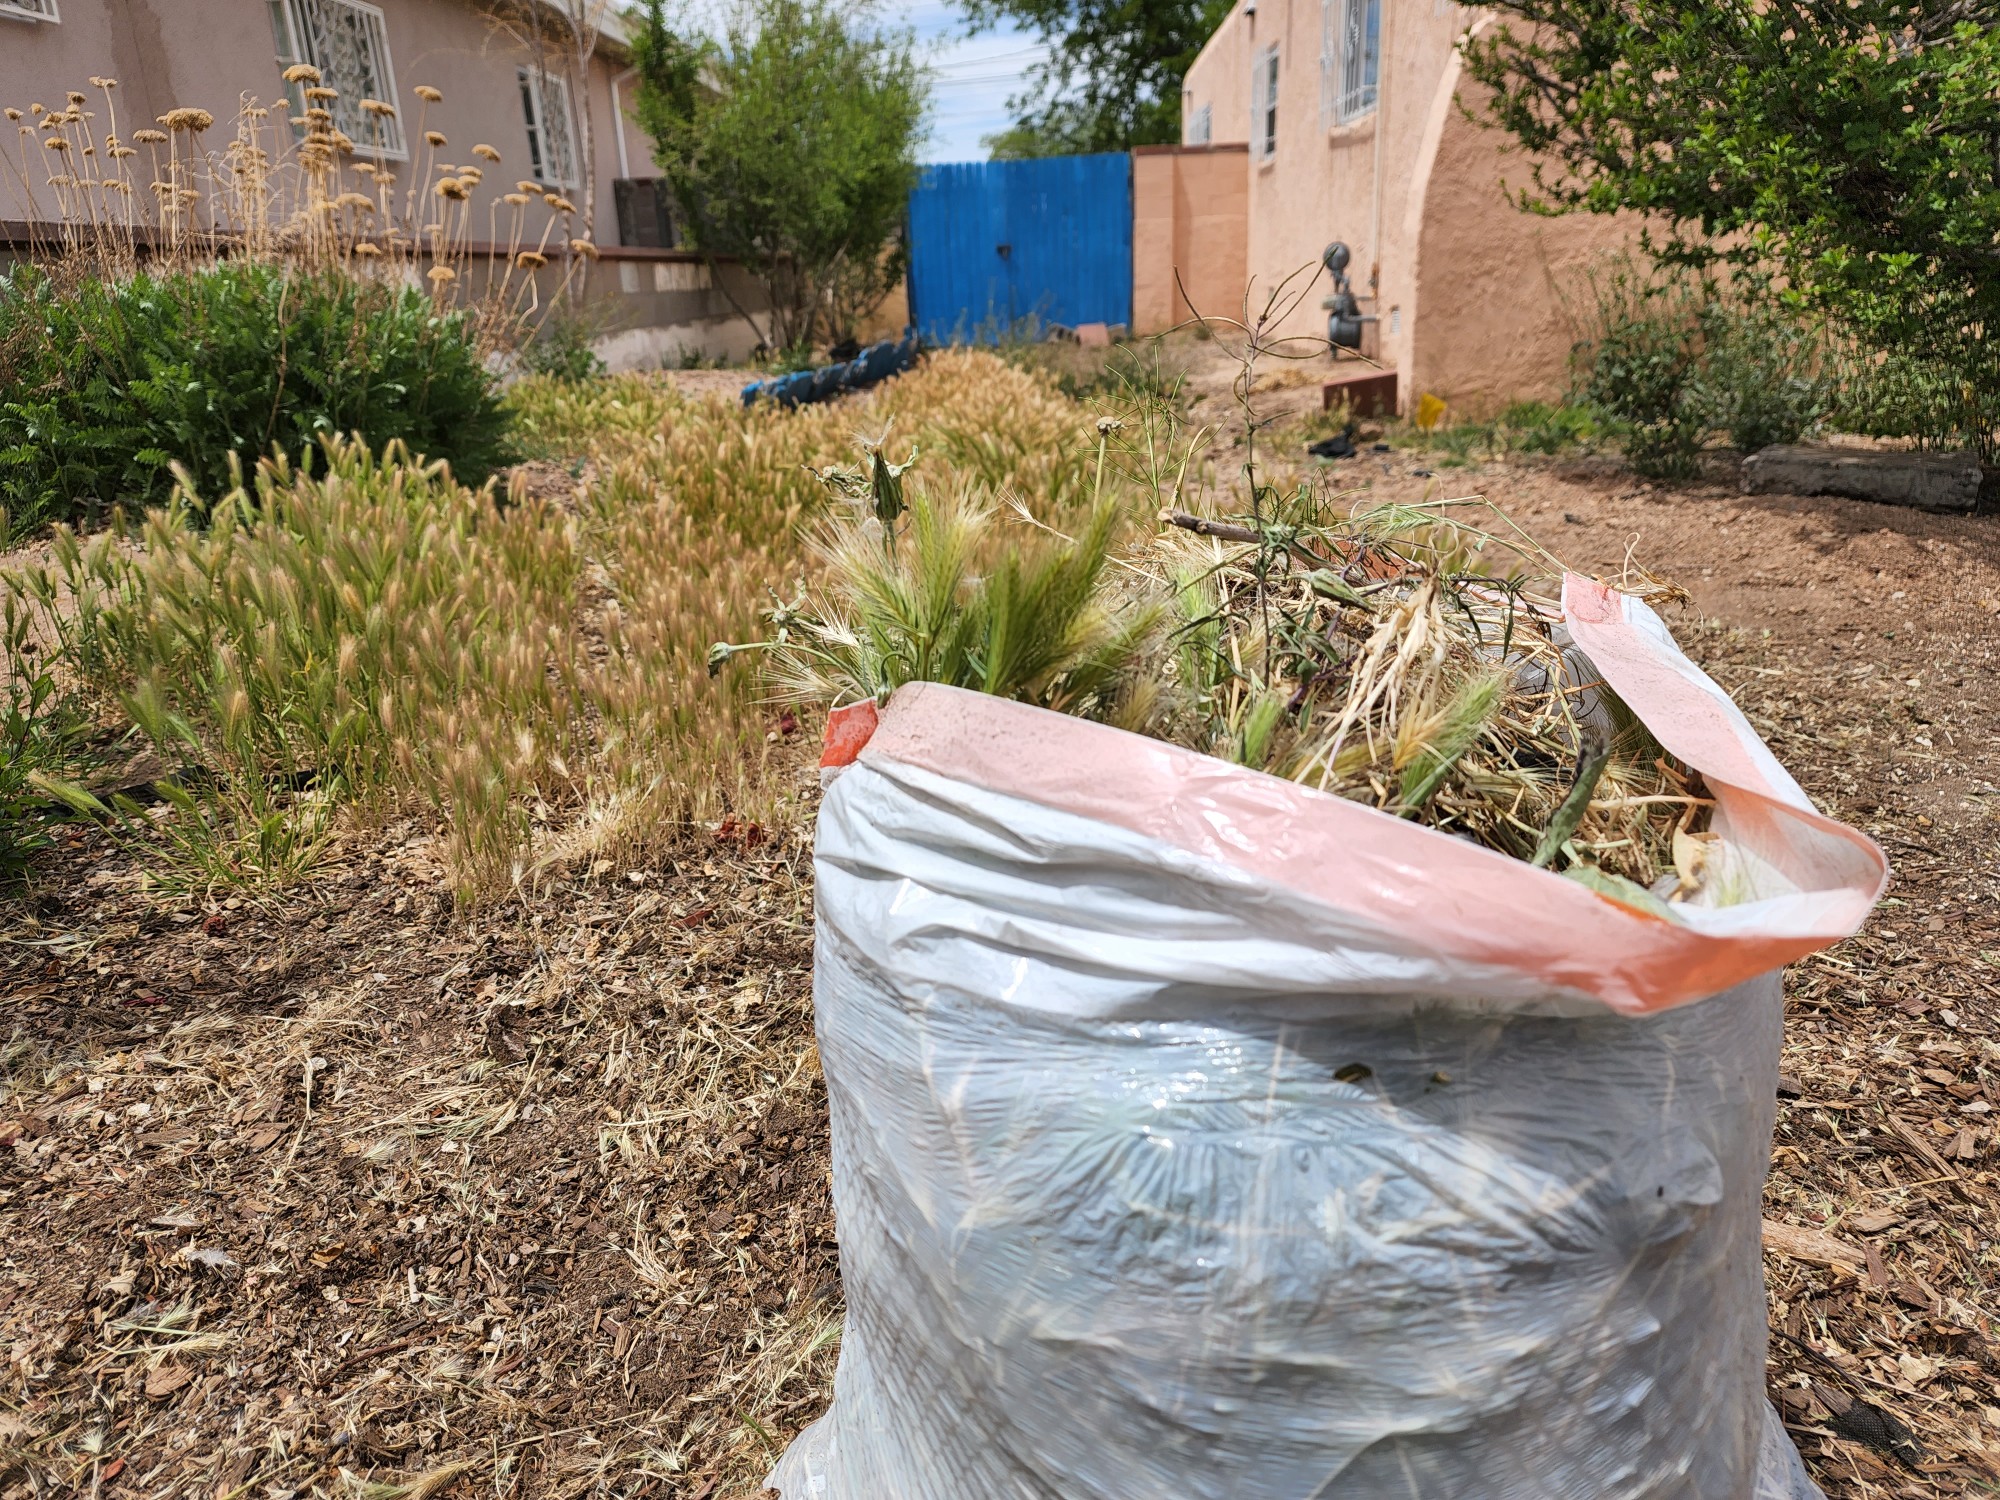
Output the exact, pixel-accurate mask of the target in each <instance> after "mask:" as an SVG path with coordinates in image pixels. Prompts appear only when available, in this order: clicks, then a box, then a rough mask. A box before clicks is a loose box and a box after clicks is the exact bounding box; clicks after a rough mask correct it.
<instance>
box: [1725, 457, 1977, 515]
mask: <svg viewBox="0 0 2000 1500" xmlns="http://www.w3.org/2000/svg"><path fill="white" fill-rule="evenodd" d="M1983 478H1984V471H1983V470H1982V469H1981V468H1980V466H1979V460H1978V459H1977V458H1975V457H1974V456H1973V455H1971V454H1969V453H1904V452H1874V451H1871V450H1868V449H1865V448H1829V447H1822V446H1819V445H1817V444H1812V443H1798V444H1787V445H1780V446H1777V447H1771V448H1762V449H1759V450H1758V451H1757V452H1755V453H1753V454H1751V455H1750V456H1749V457H1748V458H1746V459H1744V460H1743V492H1744V493H1745V494H1746V495H1844V496H1846V497H1847V498H1848V499H1850V500H1873V501H1875V502H1876V503H1877V504H1880V505H1911V506H1915V507H1916V508H1917V509H1919V510H1960V511H1964V510H1971V509H1973V508H1974V507H1975V506H1977V505H1978V504H1979V486H1980V483H1981V481H1982V479H1983Z"/></svg>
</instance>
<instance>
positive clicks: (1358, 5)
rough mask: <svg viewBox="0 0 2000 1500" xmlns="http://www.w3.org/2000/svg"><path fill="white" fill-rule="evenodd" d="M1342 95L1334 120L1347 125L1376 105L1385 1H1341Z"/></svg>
mask: <svg viewBox="0 0 2000 1500" xmlns="http://www.w3.org/2000/svg"><path fill="white" fill-rule="evenodd" d="M1340 5H1341V19H1340V95H1339V98H1338V99H1337V100H1336V102H1335V108H1334V119H1335V120H1336V121H1337V122H1339V123H1341V124H1345V123H1346V122H1347V121H1349V120H1354V119H1358V118H1360V117H1361V116H1362V115H1365V114H1367V113H1368V111H1369V110H1371V109H1373V108H1374V107H1375V80H1376V75H1377V74H1378V73H1379V72H1380V71H1381V42H1382V0H1340Z"/></svg>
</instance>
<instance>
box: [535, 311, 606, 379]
mask: <svg viewBox="0 0 2000 1500" xmlns="http://www.w3.org/2000/svg"><path fill="white" fill-rule="evenodd" d="M594 334H595V330H594V329H593V328H592V327H591V324H590V322H589V320H588V319H586V318H583V317H581V316H579V315H577V314H576V313H574V312H566V313H562V314H559V315H556V316H552V317H550V318H549V319H548V320H547V321H545V322H544V323H543V324H542V326H541V327H540V329H538V330H537V331H536V333H535V336H534V337H533V338H532V339H530V340H529V341H528V342H527V343H526V344H524V345H522V347H521V350H520V354H519V361H520V366H521V370H522V372H523V373H524V374H528V375H546V376H548V377H549V378H550V379H551V380H567V381H571V382H575V381H581V380H591V379H594V378H595V377H597V376H599V375H602V374H603V373H604V361H603V360H602V359H600V358H599V357H598V354H597V351H596V350H595V349H593V348H592V347H591V339H592V337H593V336H594Z"/></svg>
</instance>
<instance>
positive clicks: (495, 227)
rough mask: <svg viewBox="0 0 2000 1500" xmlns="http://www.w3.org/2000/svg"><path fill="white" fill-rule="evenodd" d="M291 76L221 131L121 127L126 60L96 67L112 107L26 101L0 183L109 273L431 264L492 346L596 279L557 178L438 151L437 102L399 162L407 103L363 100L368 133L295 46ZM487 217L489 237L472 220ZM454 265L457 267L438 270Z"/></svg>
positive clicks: (520, 333) (44, 230) (101, 272)
mask: <svg viewBox="0 0 2000 1500" xmlns="http://www.w3.org/2000/svg"><path fill="white" fill-rule="evenodd" d="M282 82H283V84H284V86H285V88H286V89H288V90H291V91H292V93H291V94H290V96H289V97H287V95H285V94H283V93H281V94H280V96H279V98H278V99H277V100H276V101H275V103H273V104H269V105H267V104H265V103H263V102H261V101H260V100H258V99H256V98H254V97H250V96H247V95H246V96H245V97H244V99H243V100H242V102H241V104H240V105H239V107H238V109H237V112H236V117H235V120H234V122H233V124H234V129H233V131H231V132H229V134H228V135H227V138H226V139H224V140H222V141H221V142H220V143H219V144H218V143H215V142H213V140H212V137H213V136H214V135H215V134H216V133H217V124H218V122H217V120H216V117H215V116H214V115H213V114H212V113H211V112H210V111H208V110H206V109H201V108H198V107H194V106H180V107H176V108H174V109H170V110H168V111H167V112H166V113H165V114H163V115H161V116H160V117H159V119H158V120H157V122H155V124H153V125H148V126H144V127H141V128H138V129H134V130H132V131H131V132H130V134H129V136H124V135H121V134H120V133H119V131H120V126H119V115H118V109H117V94H116V90H117V81H116V80H115V79H111V78H101V77H100V78H92V79H91V87H92V88H93V89H94V90H95V92H96V95H97V98H98V101H99V107H96V108H93V107H91V102H90V97H89V96H87V95H86V94H85V93H83V92H82V91H72V92H71V93H70V94H69V96H68V102H67V103H66V105H65V107H64V108H63V109H61V110H54V111H51V110H48V109H46V108H44V107H42V106H40V105H34V106H32V107H31V108H30V109H29V110H27V111H26V112H23V111H22V110H21V109H20V108H18V107H9V108H8V109H7V111H6V114H7V118H8V120H9V121H10V122H12V123H13V125H14V127H15V131H16V134H17V137H18V141H17V148H18V149H17V150H16V151H15V152H14V153H13V154H12V155H11V156H8V155H7V154H6V153H4V152H0V160H4V161H5V162H6V166H5V168H4V169H0V182H4V183H5V184H6V189H7V191H6V193H5V194H4V195H0V196H5V197H9V198H12V199H13V200H14V201H15V203H16V204H17V205H18V208H19V210H20V212H19V215H18V216H19V217H20V218H21V219H22V220H23V221H24V222H25V223H26V224H27V226H28V235H29V240H30V252H31V255H32V257H33V258H34V259H36V260H38V261H40V262H41V263H43V264H44V265H46V266H48V267H50V268H51V269H56V270H61V271H67V272H69V273H71V274H76V275H93V276H100V277H107V278H117V277H123V276H127V275H130V274H131V273H132V272H133V271H135V270H137V269H138V268H139V267H140V266H141V265H142V264H143V265H146V266H149V267H167V268H185V267H200V266H204V265H209V264H213V263H214V262H215V261H217V260H220V259H223V258H248V259H252V260H257V261H264V262H272V263H281V264H286V265H294V266H299V267H302V268H307V269H312V270H339V271H343V272H346V273H349V274H353V275H357V276H364V277H369V278H380V279H386V280H390V281H397V282H413V281H426V282H428V284H429V285H430V287H431V288H432V290H433V292H434V294H435V295H437V296H438V297H439V298H440V300H442V301H446V302H448V303H450V304H452V305H455V306H464V307H467V308H469V309H470V310H472V311H473V312H474V313H475V315H476V316H475V323H476V326H477V327H478V329H479V332H480V336H481V338H482V340H483V341H484V342H486V343H488V344H489V345H491V346H493V347H510V346H513V345H517V344H519V343H520V342H522V341H523V340H524V339H526V338H528V337H531V336H532V334H533V332H534V331H535V329H536V328H537V327H539V325H540V323H541V322H542V321H544V320H545V319H546V318H547V317H548V315H549V313H550V311H551V310H552V309H553V308H555V307H556V306H558V305H559V304H560V303H561V302H562V301H563V299H565V298H567V297H569V296H572V295H574V294H575V293H577V292H578V291H580V289H581V282H582V278H583V275H584V273H585V271H586V269H587V267H588V265H589V263H590V261H591V260H593V259H594V258H595V255H596V247H595V245H594V244H592V243H591V241H590V240H589V238H588V237H587V236H586V235H584V234H583V233H582V232H581V226H580V225H579V223H578V222H577V210H576V207H575V205H574V204H572V203H571V202H569V201H568V200H567V199H564V198H562V197H560V196H559V195H556V194H548V195H543V194H541V192H540V191H539V189H540V184H534V185H533V187H534V188H535V190H536V191H535V192H534V193H532V194H529V193H521V194H493V195H482V193H481V177H482V175H483V172H482V169H481V168H479V167H476V166H462V167H452V166H451V165H450V164H448V163H443V162H440V161H438V160H437V157H436V150H437V148H438V147H441V146H443V145H444V144H445V136H444V134H443V132H442V131H439V130H436V129H432V128H429V127H428V126H426V125H425V124H424V122H423V121H422V120H421V119H420V120H419V122H418V125H417V129H416V132H415V134H416V138H417V139H418V140H419V141H421V142H422V143H423V144H422V147H421V150H420V152H419V155H418V159H417V160H416V161H414V162H412V163H410V164H408V165H407V166H402V165H399V164H398V163H397V162H396V161H395V160H394V159H393V153H392V151H391V145H392V142H393V139H394V136H393V131H394V127H395V122H396V119H397V112H396V108H395V106H394V105H393V104H390V103H387V102H385V101H383V100H379V99H363V100H360V101H358V104H357V109H356V115H355V119H354V121H351V122H350V123H355V122H357V121H358V122H359V123H358V124H357V127H356V128H357V129H358V128H360V126H362V125H365V127H366V131H365V138H364V139H360V140H356V139H354V138H352V137H350V136H349V135H348V134H346V133H345V132H344V131H343V130H341V129H340V128H339V126H338V124H337V123H336V115H335V109H336V107H337V106H338V105H339V101H340V95H339V91H338V90H336V89H334V88H332V87H329V86H327V85H326V84H325V83H324V82H323V80H322V77H321V75H320V72H319V70H318V69H316V68H314V67H312V66H311V65H310V64H305V63H295V64H293V65H292V66H290V67H288V68H286V69H285V70H284V72H283V74H282ZM414 92H415V93H416V94H417V95H418V97H419V98H420V99H421V100H422V101H423V109H424V112H425V113H426V114H427V113H428V111H429V109H430V107H431V105H433V104H437V103H441V102H442V101H443V98H444V96H443V94H442V93H440V92H439V91H438V90H437V89H435V88H432V87H430V86H429V85H419V86H418V87H417V88H416V89H415V91H414ZM294 107H295V108H297V109H298V111H299V112H298V113H297V114H294V113H293V112H292V111H293V108H294ZM100 129H101V133H100ZM473 150H474V154H475V155H477V156H479V157H480V158H481V159H482V160H483V161H485V162H488V163H498V162H499V161H500V160H501V155H500V152H499V151H497V150H496V149H494V148H493V147H492V146H488V145H480V146H475V147H474V148H473ZM399 186H400V188H401V189H402V191H401V193H400V195H399V193H398V191H397V189H398V187H399ZM482 196H485V197H486V198H487V201H486V203H485V205H484V211H483V214H482V212H481V208H482V205H481V202H480V200H481V198H482ZM399 198H400V201H399ZM482 219H483V224H482V227H483V228H484V229H485V231H486V234H485V242H484V243H483V244H481V243H478V242H476V241H475V239H474V236H473V232H472V231H473V228H474V225H475V223H476V222H479V221H481V220H482ZM487 267H490V268H491V269H490V273H488V274H479V273H480V272H481V271H482V270H483V269H485V268H487ZM440 269H442V270H444V271H446V272H448V273H449V274H448V275H443V276H440V275H437V274H435V273H436V272H437V271H438V270H440ZM545 270H546V272H547V274H538V273H542V272H544V271H545ZM524 273H525V274H524Z"/></svg>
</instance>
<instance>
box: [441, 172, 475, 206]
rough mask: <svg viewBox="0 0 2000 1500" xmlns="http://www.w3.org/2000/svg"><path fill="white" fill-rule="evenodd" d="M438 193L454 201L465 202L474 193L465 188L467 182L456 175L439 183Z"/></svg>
mask: <svg viewBox="0 0 2000 1500" xmlns="http://www.w3.org/2000/svg"><path fill="white" fill-rule="evenodd" d="M437 195H438V196H439V197H440V198H449V199H451V201H452V202H454V203H463V202H464V201H465V200H466V199H467V198H469V197H471V196H472V195H471V194H470V193H468V192H467V191H466V190H465V184H464V183H463V182H461V181H459V180H458V178H456V177H447V178H445V179H444V180H443V181H442V182H440V183H439V184H438V185H437Z"/></svg>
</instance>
